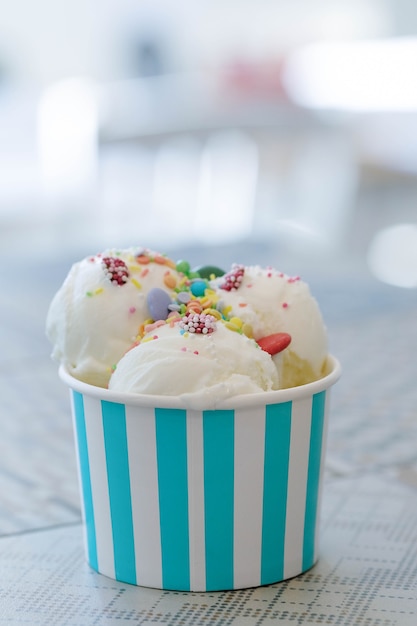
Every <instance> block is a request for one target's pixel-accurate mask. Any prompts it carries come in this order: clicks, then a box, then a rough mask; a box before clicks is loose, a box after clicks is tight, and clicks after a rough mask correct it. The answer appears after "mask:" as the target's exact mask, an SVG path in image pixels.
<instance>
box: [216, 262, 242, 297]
mask: <svg viewBox="0 0 417 626" xmlns="http://www.w3.org/2000/svg"><path fill="white" fill-rule="evenodd" d="M244 274H245V268H244V266H243V265H237V264H234V265H232V269H231V271H230V272H228V273H227V274H225V275H224V276H223V282H222V284H221V285H219V287H220V289H224V290H225V291H236V290H237V289H239V287H240V284H241V282H242V280H243V276H244Z"/></svg>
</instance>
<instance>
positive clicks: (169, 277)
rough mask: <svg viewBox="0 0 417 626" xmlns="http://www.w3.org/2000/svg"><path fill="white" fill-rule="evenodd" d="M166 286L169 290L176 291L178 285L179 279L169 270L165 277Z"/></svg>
mask: <svg viewBox="0 0 417 626" xmlns="http://www.w3.org/2000/svg"><path fill="white" fill-rule="evenodd" d="M164 285H165V286H166V287H168V289H174V287H176V285H177V279H176V278H175V276H174V275H173V274H171V272H170V271H169V270H168V271H167V272H166V273H165V275H164Z"/></svg>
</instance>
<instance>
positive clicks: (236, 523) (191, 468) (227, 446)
mask: <svg viewBox="0 0 417 626" xmlns="http://www.w3.org/2000/svg"><path fill="white" fill-rule="evenodd" d="M339 376H340V365H339V363H338V361H337V360H336V359H335V358H334V357H329V359H328V373H327V374H326V376H325V377H323V378H321V379H320V380H318V381H315V382H313V383H309V384H307V385H303V386H300V387H294V388H292V389H284V390H280V391H272V392H265V393H262V394H251V395H246V396H240V397H238V398H231V399H229V400H227V401H223V402H222V404H221V405H219V406H218V407H216V409H215V410H203V411H200V410H192V409H190V408H187V407H186V406H184V404H183V402H182V400H181V397H178V398H173V397H169V396H147V395H134V394H120V393H115V392H111V391H109V390H108V389H102V388H99V387H94V386H92V385H88V384H86V383H83V382H80V381H78V380H76V379H75V378H73V377H72V376H71V375H69V374H68V372H67V371H66V370H65V368H63V367H61V369H60V377H61V379H62V380H63V381H64V382H65V383H66V384H67V385H68V386H69V387H70V395H71V404H72V413H73V420H74V431H75V443H76V449H77V458H78V467H79V479H80V491H81V495H82V497H81V500H82V510H83V519H84V529H85V540H86V541H85V545H86V555H87V560H88V562H89V564H90V566H91V567H92V568H93V569H95V570H97V571H98V572H100V573H101V574H104V575H106V576H109V577H110V578H113V579H116V580H118V581H121V582H125V583H130V584H133V585H140V586H145V587H155V588H159V589H171V590H177V591H187V590H188V591H215V590H229V589H242V588H246V587H255V586H259V585H267V584H270V583H275V582H279V581H282V580H284V579H287V578H290V577H293V576H297V575H298V574H300V573H302V572H304V571H306V570H308V569H309V568H311V567H312V566H313V565H314V563H315V562H316V560H317V557H318V538H319V514H320V499H321V485H322V473H323V465H324V457H325V448H326V431H327V415H328V405H329V391H330V388H331V386H332V385H333V384H334V383H335V382H336V381H337V379H338V378H339Z"/></svg>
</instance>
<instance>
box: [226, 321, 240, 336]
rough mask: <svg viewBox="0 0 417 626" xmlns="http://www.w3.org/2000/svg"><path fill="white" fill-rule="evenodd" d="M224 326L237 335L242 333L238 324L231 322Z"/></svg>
mask: <svg viewBox="0 0 417 626" xmlns="http://www.w3.org/2000/svg"><path fill="white" fill-rule="evenodd" d="M224 325H225V326H226V328H228V329H229V330H233V331H234V332H235V333H241V332H242V330H241V326H238V325H237V324H234V323H233V322H231V321H230V320H229V321H227V322H225V323H224Z"/></svg>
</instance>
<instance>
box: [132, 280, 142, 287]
mask: <svg viewBox="0 0 417 626" xmlns="http://www.w3.org/2000/svg"><path fill="white" fill-rule="evenodd" d="M130 280H131V282H132V283H133V285H135V287H136V288H137V289H142V285H141V284H140V282H139V281H138V280H136V278H131V279H130Z"/></svg>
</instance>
